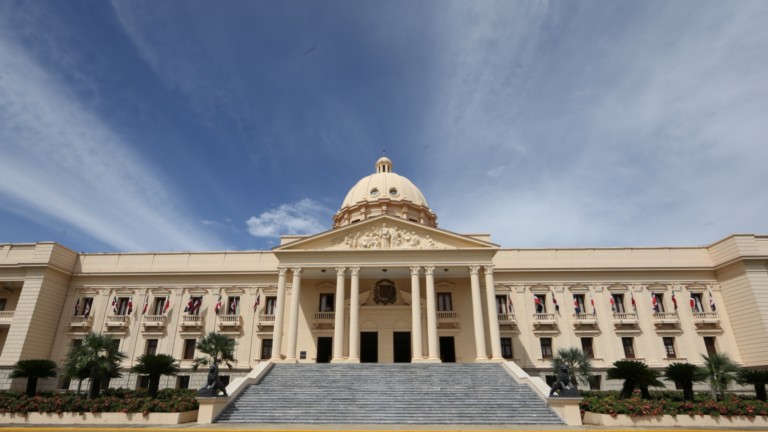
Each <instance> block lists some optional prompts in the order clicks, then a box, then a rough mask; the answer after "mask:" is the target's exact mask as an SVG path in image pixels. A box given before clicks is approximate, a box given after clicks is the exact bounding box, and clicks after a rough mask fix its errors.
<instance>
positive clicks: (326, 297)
mask: <svg viewBox="0 0 768 432" xmlns="http://www.w3.org/2000/svg"><path fill="white" fill-rule="evenodd" d="M317 310H318V312H333V294H320V305H319V306H318V309H317Z"/></svg>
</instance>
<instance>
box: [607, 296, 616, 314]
mask: <svg viewBox="0 0 768 432" xmlns="http://www.w3.org/2000/svg"><path fill="white" fill-rule="evenodd" d="M608 301H609V302H611V312H616V301H614V300H613V296H610V297H609V300H608Z"/></svg>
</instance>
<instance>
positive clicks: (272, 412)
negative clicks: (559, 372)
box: [217, 364, 562, 425]
mask: <svg viewBox="0 0 768 432" xmlns="http://www.w3.org/2000/svg"><path fill="white" fill-rule="evenodd" d="M217 422H222V423H263V424H270V423H274V424H288V423H291V424H334V423H336V424H476V425H481V424H562V421H561V420H560V418H559V417H557V416H556V415H555V414H554V412H552V410H551V409H550V408H549V407H548V406H547V405H546V403H545V402H544V401H543V400H541V399H540V398H539V397H538V396H537V395H536V394H535V393H534V392H533V391H532V390H531V389H529V388H528V387H527V386H524V385H520V384H517V383H516V382H515V381H514V380H513V379H512V377H510V376H509V374H507V372H506V371H505V370H504V369H503V367H502V366H501V365H498V364H298V365H289V364H277V365H275V366H274V367H273V368H272V370H271V371H270V373H269V374H268V375H267V376H266V377H265V378H264V379H263V380H262V382H261V383H259V384H257V385H252V386H250V387H249V388H247V389H246V390H245V391H244V392H243V393H242V394H241V395H240V396H239V397H238V398H237V400H236V401H235V402H234V403H232V404H230V405H229V406H228V407H227V409H226V410H225V411H224V412H223V413H222V415H221V416H219V418H218V420H217Z"/></svg>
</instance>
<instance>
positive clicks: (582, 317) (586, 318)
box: [573, 313, 597, 327]
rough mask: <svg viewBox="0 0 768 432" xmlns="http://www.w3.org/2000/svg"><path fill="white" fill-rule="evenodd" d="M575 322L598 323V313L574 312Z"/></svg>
mask: <svg viewBox="0 0 768 432" xmlns="http://www.w3.org/2000/svg"><path fill="white" fill-rule="evenodd" d="M573 324H574V325H575V326H576V327H579V326H591V325H595V324H597V315H595V314H593V313H575V314H573Z"/></svg>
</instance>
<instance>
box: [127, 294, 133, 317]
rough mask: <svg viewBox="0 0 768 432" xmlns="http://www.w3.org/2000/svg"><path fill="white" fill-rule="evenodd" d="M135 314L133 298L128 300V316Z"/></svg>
mask: <svg viewBox="0 0 768 432" xmlns="http://www.w3.org/2000/svg"><path fill="white" fill-rule="evenodd" d="M132 312H133V297H129V298H128V313H127V314H126V315H130V314H131V313H132Z"/></svg>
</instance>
